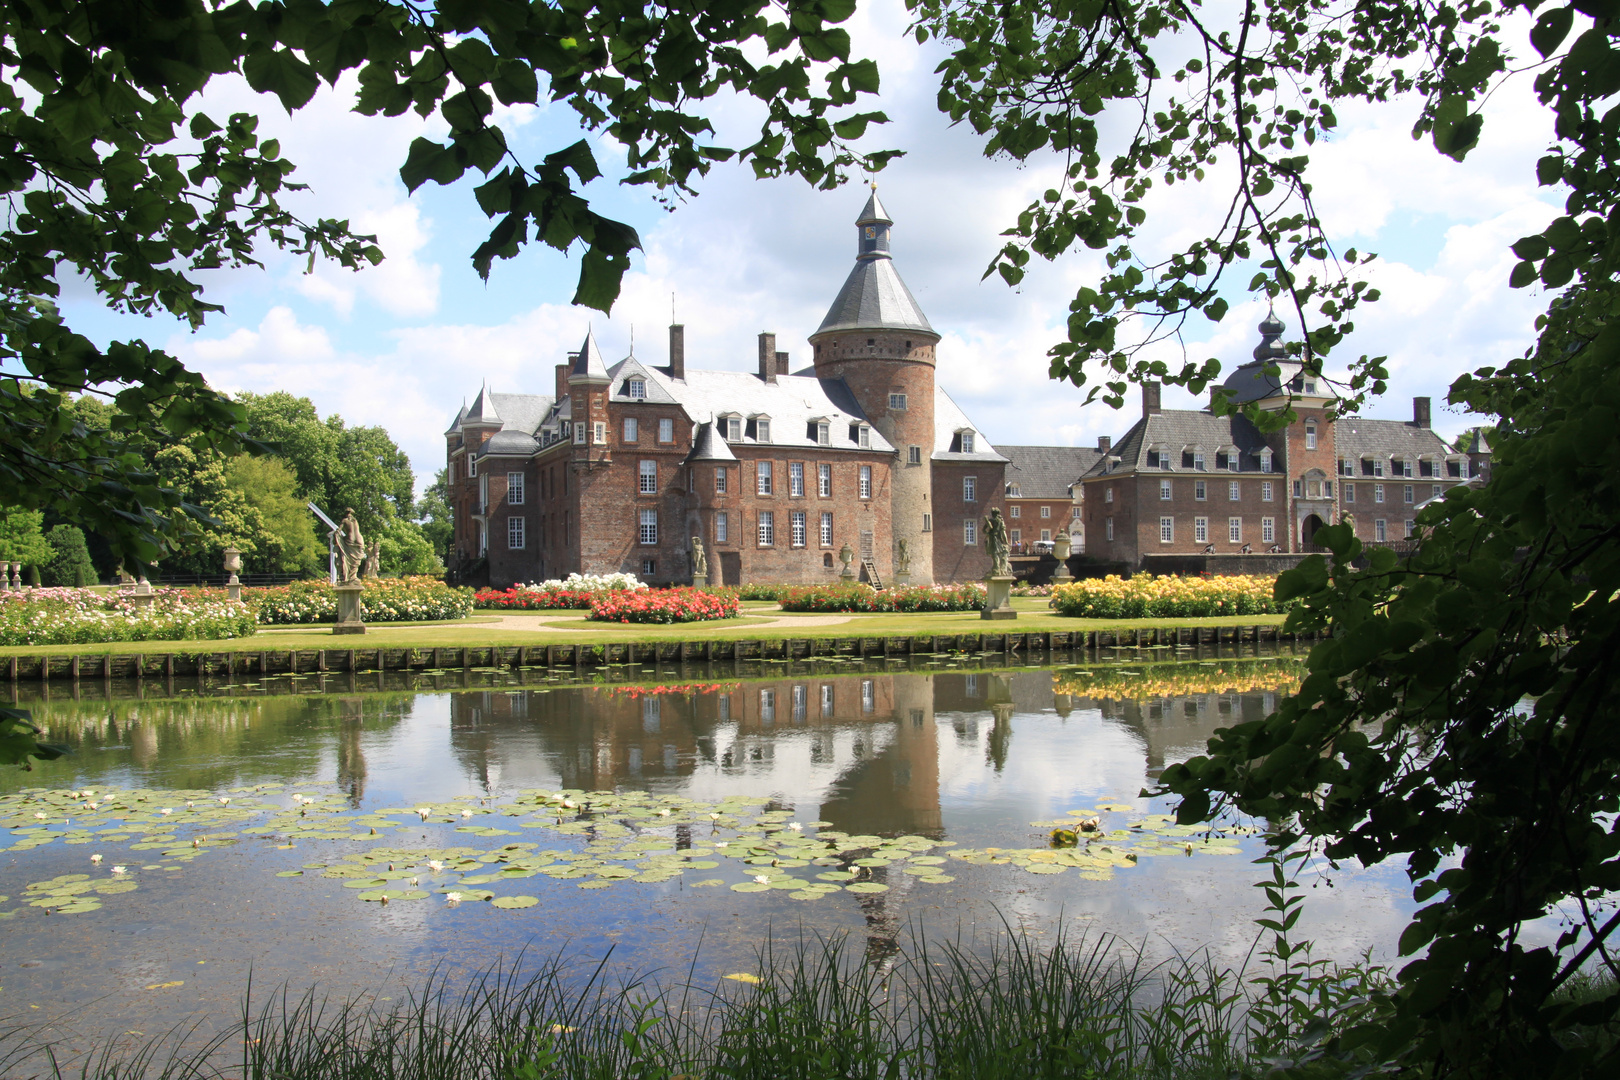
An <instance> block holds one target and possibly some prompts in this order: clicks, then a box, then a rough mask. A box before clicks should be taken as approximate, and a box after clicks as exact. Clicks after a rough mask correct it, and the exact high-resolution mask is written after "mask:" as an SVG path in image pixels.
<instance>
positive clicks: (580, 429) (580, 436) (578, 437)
mask: <svg viewBox="0 0 1620 1080" xmlns="http://www.w3.org/2000/svg"><path fill="white" fill-rule="evenodd" d="M570 426H572V427H573V429H574V445H575V446H584V445H585V423H584V421H580V422H579V423H577V424H573V425H570Z"/></svg>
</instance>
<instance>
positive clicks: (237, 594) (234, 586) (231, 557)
mask: <svg viewBox="0 0 1620 1080" xmlns="http://www.w3.org/2000/svg"><path fill="white" fill-rule="evenodd" d="M241 569H242V553H241V552H240V551H238V550H237V549H236V548H233V547H228V548H226V549H225V572H226V573H227V574H229V575H231V579H230V580H229V581H227V582H226V583H225V591H226V593H227V594H228V595H229V596H230V598H231V599H232V600H240V599H242V581H241V579H240V578H238V577H237V576H236V574H237V571H239V570H241Z"/></svg>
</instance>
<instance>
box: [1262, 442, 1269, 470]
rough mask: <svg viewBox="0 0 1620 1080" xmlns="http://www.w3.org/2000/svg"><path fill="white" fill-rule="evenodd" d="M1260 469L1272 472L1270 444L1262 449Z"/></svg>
mask: <svg viewBox="0 0 1620 1080" xmlns="http://www.w3.org/2000/svg"><path fill="white" fill-rule="evenodd" d="M1260 471H1261V472H1271V448H1270V447H1269V446H1268V447H1266V449H1264V450H1262V451H1260Z"/></svg>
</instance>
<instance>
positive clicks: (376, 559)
mask: <svg viewBox="0 0 1620 1080" xmlns="http://www.w3.org/2000/svg"><path fill="white" fill-rule="evenodd" d="M360 573H361V575H362V576H363V577H368V578H374V577H380V576H382V541H381V540H373V541H371V542H370V543H369V544H367V545H366V565H365V568H364V569H362V570H361V571H360Z"/></svg>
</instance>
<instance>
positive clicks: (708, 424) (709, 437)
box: [686, 420, 737, 465]
mask: <svg viewBox="0 0 1620 1080" xmlns="http://www.w3.org/2000/svg"><path fill="white" fill-rule="evenodd" d="M736 460H737V455H736V454H733V453H732V452H731V444H730V443H728V442H726V440H724V439H722V438H721V437H720V436H719V435H718V434H716V433H715V430H714V421H713V420H705V421H703V423H701V424H699V425H698V427H697V434H696V435H694V436H692V452H691V453H689V454H687V455H686V464H688V465H691V464H692V463H694V462H698V461H736Z"/></svg>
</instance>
